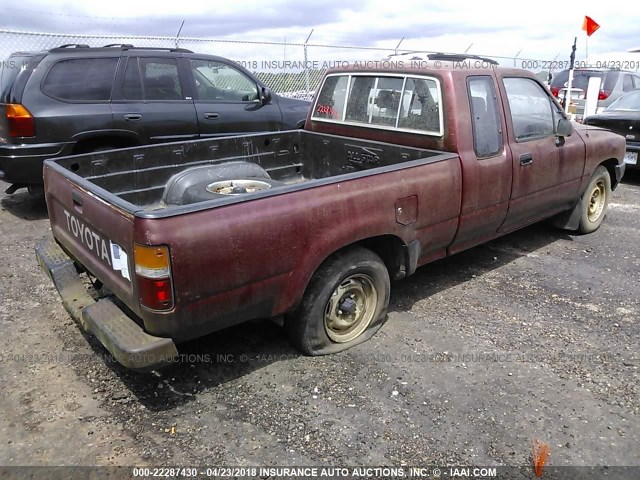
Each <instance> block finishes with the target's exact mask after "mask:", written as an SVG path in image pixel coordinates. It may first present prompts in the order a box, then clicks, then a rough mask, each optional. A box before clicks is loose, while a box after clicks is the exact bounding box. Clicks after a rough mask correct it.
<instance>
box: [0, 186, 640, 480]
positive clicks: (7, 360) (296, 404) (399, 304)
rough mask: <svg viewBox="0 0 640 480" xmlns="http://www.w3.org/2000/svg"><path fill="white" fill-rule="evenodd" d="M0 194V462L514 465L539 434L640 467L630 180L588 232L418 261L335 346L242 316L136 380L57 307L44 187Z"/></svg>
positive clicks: (538, 234)
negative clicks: (332, 350) (378, 326)
mask: <svg viewBox="0 0 640 480" xmlns="http://www.w3.org/2000/svg"><path fill="white" fill-rule="evenodd" d="M0 188H1V189H2V190H4V188H6V184H2V183H1V182H0ZM0 197H1V198H0V201H1V210H0V226H1V227H0V233H1V236H0V265H1V267H0V269H1V272H2V273H1V276H2V292H1V293H2V295H1V296H0V334H1V337H2V338H1V340H0V342H1V351H0V356H1V358H0V363H1V368H0V382H1V385H2V389H1V391H0V401H1V404H2V407H3V408H2V411H3V415H2V416H1V418H0V465H5V466H7V465H104V466H112V465H158V464H161V465H167V464H170V465H207V466H214V465H218V466H221V465H235V466H242V465H257V466H259V465H278V466H289V465H329V466H342V465H396V466H399V465H447V464H448V465H452V464H466V465H514V466H518V465H524V466H528V465H530V464H531V442H532V438H535V439H539V440H541V441H544V442H546V443H547V444H548V445H549V449H550V458H549V465H550V466H568V465H573V466H575V465H577V466H584V465H609V466H629V465H634V466H640V448H639V445H640V422H639V421H638V419H639V417H640V401H639V398H638V383H639V370H638V369H639V367H640V362H639V355H640V354H639V351H640V349H639V348H638V347H639V338H640V337H639V335H638V333H639V328H638V322H637V318H638V314H639V313H640V304H639V302H638V291H640V260H639V257H638V255H637V245H638V239H639V238H640V175H629V176H628V178H627V179H625V183H624V184H623V185H621V186H620V188H619V189H618V190H617V191H616V192H615V193H614V198H613V201H612V205H611V208H610V211H609V214H608V216H607V219H606V220H605V223H604V224H603V226H602V228H601V229H600V230H599V231H598V232H596V233H594V234H591V235H586V236H577V235H570V234H567V233H564V232H560V231H556V230H553V229H552V228H550V227H548V226H546V225H544V224H541V225H535V226H532V227H530V228H527V229H525V230H522V231H520V232H516V233H514V234H511V235H508V236H506V237H503V238H501V239H498V240H496V241H493V242H491V243H489V244H486V245H483V246H480V247H477V248H475V249H473V250H470V251H468V252H464V253H461V254H459V255H457V256H454V257H452V258H450V259H446V260H443V261H439V262H436V263H434V264H431V265H428V266H426V267H424V268H422V269H419V270H418V272H417V273H416V275H415V276H413V277H412V278H410V279H407V280H405V281H402V282H398V283H396V284H395V285H394V286H393V293H392V298H391V308H390V314H389V321H388V323H387V324H386V325H385V327H384V328H383V329H382V331H381V332H380V333H379V334H378V335H377V336H376V337H374V338H373V339H372V340H371V341H369V342H367V343H366V344H364V345H361V346H359V347H356V348H353V349H351V350H350V351H348V352H344V353H341V354H337V355H332V356H328V357H319V358H309V357H303V356H300V355H298V353H296V351H295V350H294V349H293V348H291V347H290V346H289V345H288V344H287V342H286V340H285V337H284V334H283V332H282V329H281V328H280V326H278V325H277V324H276V323H273V322H268V321H265V322H254V323H250V324H246V325H242V326H239V327H236V328H232V329H229V330H226V331H223V332H219V333H216V334H214V335H211V336H208V337H206V338H203V339H201V340H198V341H194V342H190V343H188V344H185V345H183V346H182V348H181V349H180V352H181V354H183V359H184V361H183V362H182V363H180V364H177V365H175V366H173V367H171V368H169V369H166V370H163V371H161V372H159V373H158V372H155V373H151V374H145V375H141V374H136V373H132V372H129V371H127V370H125V369H123V368H121V367H120V366H119V365H118V364H115V363H114V362H112V361H111V360H110V358H109V357H108V356H107V355H105V351H104V350H103V349H102V347H101V346H100V344H99V343H98V342H97V341H96V340H95V339H92V338H90V337H86V336H85V335H83V334H82V332H81V331H80V330H79V329H78V328H77V326H76V325H75V324H74V322H73V321H72V320H71V319H70V318H69V316H68V315H67V314H66V312H65V311H64V310H63V308H62V305H61V303H60V301H59V297H58V295H57V293H56V292H55V290H54V288H53V287H52V285H51V284H50V282H49V281H48V279H47V277H46V276H45V274H44V273H43V272H42V271H41V270H40V269H39V267H38V265H37V263H36V260H35V256H34V253H33V246H34V243H35V242H36V241H37V240H39V239H41V238H43V237H46V236H48V235H50V230H49V227H48V221H47V218H46V208H45V207H44V205H43V203H42V201H41V199H34V198H32V197H30V196H28V195H27V194H26V193H16V194H14V195H5V194H1V195H0ZM527 471H528V470H527ZM638 472H640V470H635V473H636V474H637V473H638ZM523 478H533V472H532V470H531V471H530V472H529V473H527V474H526V475H525V476H523ZM625 478H626V477H625ZM629 478H632V477H629ZM635 478H637V477H635Z"/></svg>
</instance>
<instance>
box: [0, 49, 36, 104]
mask: <svg viewBox="0 0 640 480" xmlns="http://www.w3.org/2000/svg"><path fill="white" fill-rule="evenodd" d="M30 58H31V57H18V56H15V57H9V58H8V59H6V60H4V61H3V62H2V70H0V102H6V103H11V100H10V97H11V89H12V88H13V83H14V82H15V80H16V77H17V76H18V74H19V73H20V72H21V71H22V70H23V69H24V68H26V66H27V64H28V62H29V59H30Z"/></svg>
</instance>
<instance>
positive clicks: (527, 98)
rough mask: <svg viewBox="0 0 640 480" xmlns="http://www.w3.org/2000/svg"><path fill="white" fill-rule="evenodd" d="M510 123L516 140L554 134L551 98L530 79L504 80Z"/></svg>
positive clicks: (515, 78) (513, 78)
mask: <svg viewBox="0 0 640 480" xmlns="http://www.w3.org/2000/svg"><path fill="white" fill-rule="evenodd" d="M504 88H505V90H506V91H507V98H508V100H509V110H511V121H512V124H513V131H514V134H515V137H516V140H529V139H533V138H540V137H546V136H549V135H553V134H554V131H555V130H554V127H553V125H554V123H553V113H552V109H551V105H552V102H551V98H550V97H549V95H548V94H547V92H546V91H545V90H544V89H543V88H542V87H541V86H540V84H538V83H537V82H535V81H534V80H532V79H530V78H517V77H512V78H505V79H504Z"/></svg>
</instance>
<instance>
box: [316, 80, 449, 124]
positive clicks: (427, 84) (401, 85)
mask: <svg viewBox="0 0 640 480" xmlns="http://www.w3.org/2000/svg"><path fill="white" fill-rule="evenodd" d="M347 89H348V92H347ZM345 102H346V108H345ZM343 112H344V119H343ZM441 117H442V112H441V110H440V88H439V84H438V82H437V80H435V79H434V78H427V77H405V76H376V75H363V74H355V75H331V76H328V77H327V78H326V79H325V82H324V84H323V86H322V89H321V90H320V93H319V94H318V99H317V101H316V105H315V108H314V113H313V118H315V119H324V120H330V121H344V122H348V123H356V124H358V123H362V124H366V125H371V126H378V127H383V128H384V127H387V128H388V127H394V128H395V127H397V128H399V129H406V130H420V131H422V132H424V133H428V134H431V135H442V118H441Z"/></svg>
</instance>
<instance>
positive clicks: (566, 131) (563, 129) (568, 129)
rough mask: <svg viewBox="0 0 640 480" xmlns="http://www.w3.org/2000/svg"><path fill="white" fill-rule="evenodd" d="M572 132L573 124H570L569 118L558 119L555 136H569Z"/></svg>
mask: <svg viewBox="0 0 640 480" xmlns="http://www.w3.org/2000/svg"><path fill="white" fill-rule="evenodd" d="M572 133H573V125H571V120H567V119H566V118H561V119H560V120H558V128H556V136H558V137H570V136H571V134H572Z"/></svg>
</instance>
